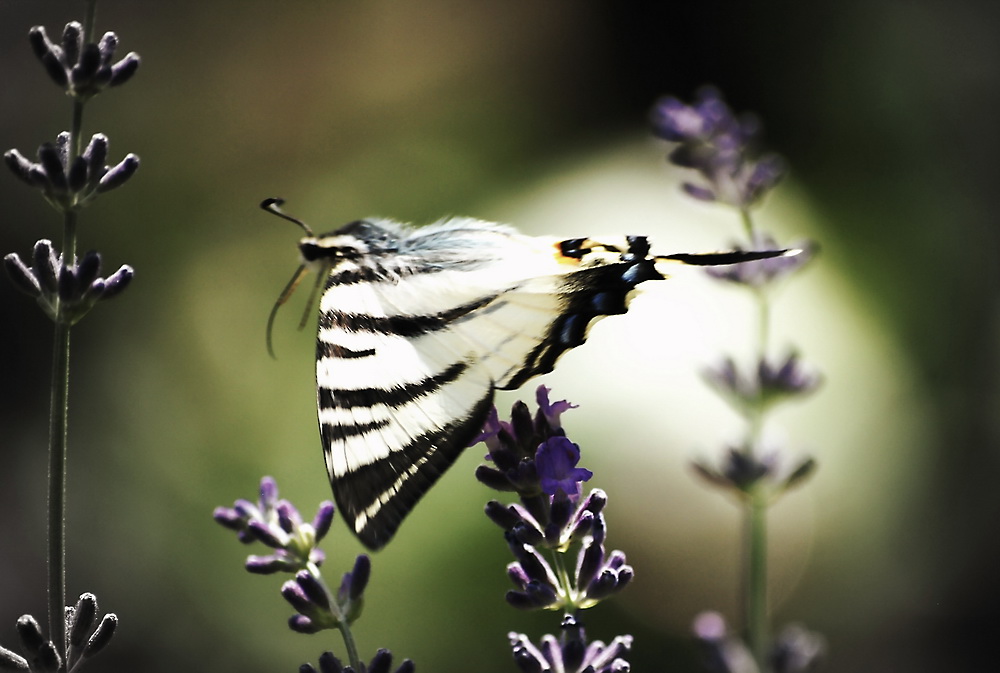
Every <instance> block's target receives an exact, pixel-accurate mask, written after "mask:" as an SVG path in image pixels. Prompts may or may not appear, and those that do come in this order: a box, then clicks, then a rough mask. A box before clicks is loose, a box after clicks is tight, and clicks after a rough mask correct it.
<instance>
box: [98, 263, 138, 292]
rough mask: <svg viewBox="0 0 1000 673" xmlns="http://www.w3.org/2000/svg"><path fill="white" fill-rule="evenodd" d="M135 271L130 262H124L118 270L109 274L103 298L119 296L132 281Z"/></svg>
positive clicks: (105, 282)
mask: <svg viewBox="0 0 1000 673" xmlns="http://www.w3.org/2000/svg"><path fill="white" fill-rule="evenodd" d="M134 275H135V271H133V270H132V267H131V266H129V265H128V264H123V265H122V266H121V267H119V269H118V270H117V271H115V272H114V273H113V274H111V275H110V276H108V278H107V279H106V280H105V281H104V292H103V293H102V294H101V299H111V298H112V297H117V296H118V295H119V294H121V293H122V291H123V290H124V289H125V288H127V287H128V286H129V283H131V282H132V277H133V276H134Z"/></svg>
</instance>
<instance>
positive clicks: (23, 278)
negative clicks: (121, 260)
mask: <svg viewBox="0 0 1000 673" xmlns="http://www.w3.org/2000/svg"><path fill="white" fill-rule="evenodd" d="M4 266H6V268H7V274H8V275H9V276H10V278H11V280H12V281H13V282H14V285H15V286H16V287H17V288H18V289H19V290H21V291H22V292H24V293H25V294H28V295H30V296H32V297H34V298H35V300H36V301H37V302H38V304H39V306H41V307H42V309H43V310H44V311H45V314H46V315H48V316H49V317H50V318H51V319H52V320H54V321H56V322H61V323H65V324H68V325H72V324H75V323H76V322H77V321H79V320H80V318H82V317H83V316H84V315H86V314H87V313H88V312H89V311H90V309H92V308H93V307H94V305H95V304H97V302H99V301H102V300H105V299H111V298H112V297H116V296H117V295H119V294H120V293H121V292H122V290H124V289H125V288H126V287H128V284H129V283H130V282H131V281H132V276H133V275H134V272H133V270H132V267H130V266H128V265H127V264H125V265H122V266H121V267H119V269H118V270H117V271H115V272H114V273H113V274H111V275H110V276H108V277H107V278H101V277H99V275H98V274H100V273H101V256H100V254H98V253H97V252H95V251H91V252H88V253H87V254H85V255H84V256H83V259H81V260H79V261H78V260H76V259H74V260H73V261H72V262H71V263H69V264H67V263H66V262H65V261H64V260H63V256H62V255H61V254H59V253H58V252H57V251H56V249H55V248H54V247H53V245H52V242H51V241H48V240H45V239H42V240H40V241H38V242H37V243H35V248H34V250H33V253H32V265H31V266H28V264H26V263H25V262H24V261H23V260H22V259H21V257H20V256H19V255H18V254H17V253H16V252H12V253H10V254H9V255H7V256H6V257H4Z"/></svg>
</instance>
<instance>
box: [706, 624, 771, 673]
mask: <svg viewBox="0 0 1000 673" xmlns="http://www.w3.org/2000/svg"><path fill="white" fill-rule="evenodd" d="M693 630H694V635H695V637H696V638H697V639H698V641H699V642H700V643H701V646H702V652H703V656H704V658H705V668H706V670H708V671H711V672H712V673H758V671H759V668H758V667H757V662H755V661H754V658H753V655H752V654H751V653H750V650H749V649H748V648H747V646H746V644H744V642H743V641H742V640H740V639H739V638H738V637H736V636H734V635H732V634H730V633H729V631H728V629H727V628H726V621H725V620H724V619H723V618H722V615H720V614H719V613H717V612H703V613H701V614H700V615H698V616H697V617H695V620H694V625H693Z"/></svg>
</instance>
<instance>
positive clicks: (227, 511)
mask: <svg viewBox="0 0 1000 673" xmlns="http://www.w3.org/2000/svg"><path fill="white" fill-rule="evenodd" d="M212 518H213V519H215V520H216V521H218V522H219V523H220V524H222V525H223V526H225V527H226V528H228V529H230V530H236V531H238V530H242V529H243V517H242V516H241V515H240V514H238V513H237V512H236V510H235V509H231V508H229V507H216V508H215V511H214V512H212Z"/></svg>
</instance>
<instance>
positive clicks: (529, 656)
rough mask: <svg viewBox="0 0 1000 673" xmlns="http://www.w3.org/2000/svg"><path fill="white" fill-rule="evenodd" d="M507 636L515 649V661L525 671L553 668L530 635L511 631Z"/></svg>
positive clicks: (540, 670) (529, 672)
mask: <svg viewBox="0 0 1000 673" xmlns="http://www.w3.org/2000/svg"><path fill="white" fill-rule="evenodd" d="M507 637H508V639H510V646H511V649H512V650H513V654H514V663H516V664H517V665H518V667H519V668H520V669H521V670H522V671H523V673H541V672H542V671H544V670H551V669H550V667H549V664H548V662H547V661H546V660H545V656H544V655H543V654H542V653H541V652H540V651H539V650H538V648H537V647H535V645H534V644H533V643H532V642H531V641H530V640H528V636H526V635H524V634H523V633H514V632H513V631H511V632H510V633H508V634H507Z"/></svg>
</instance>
